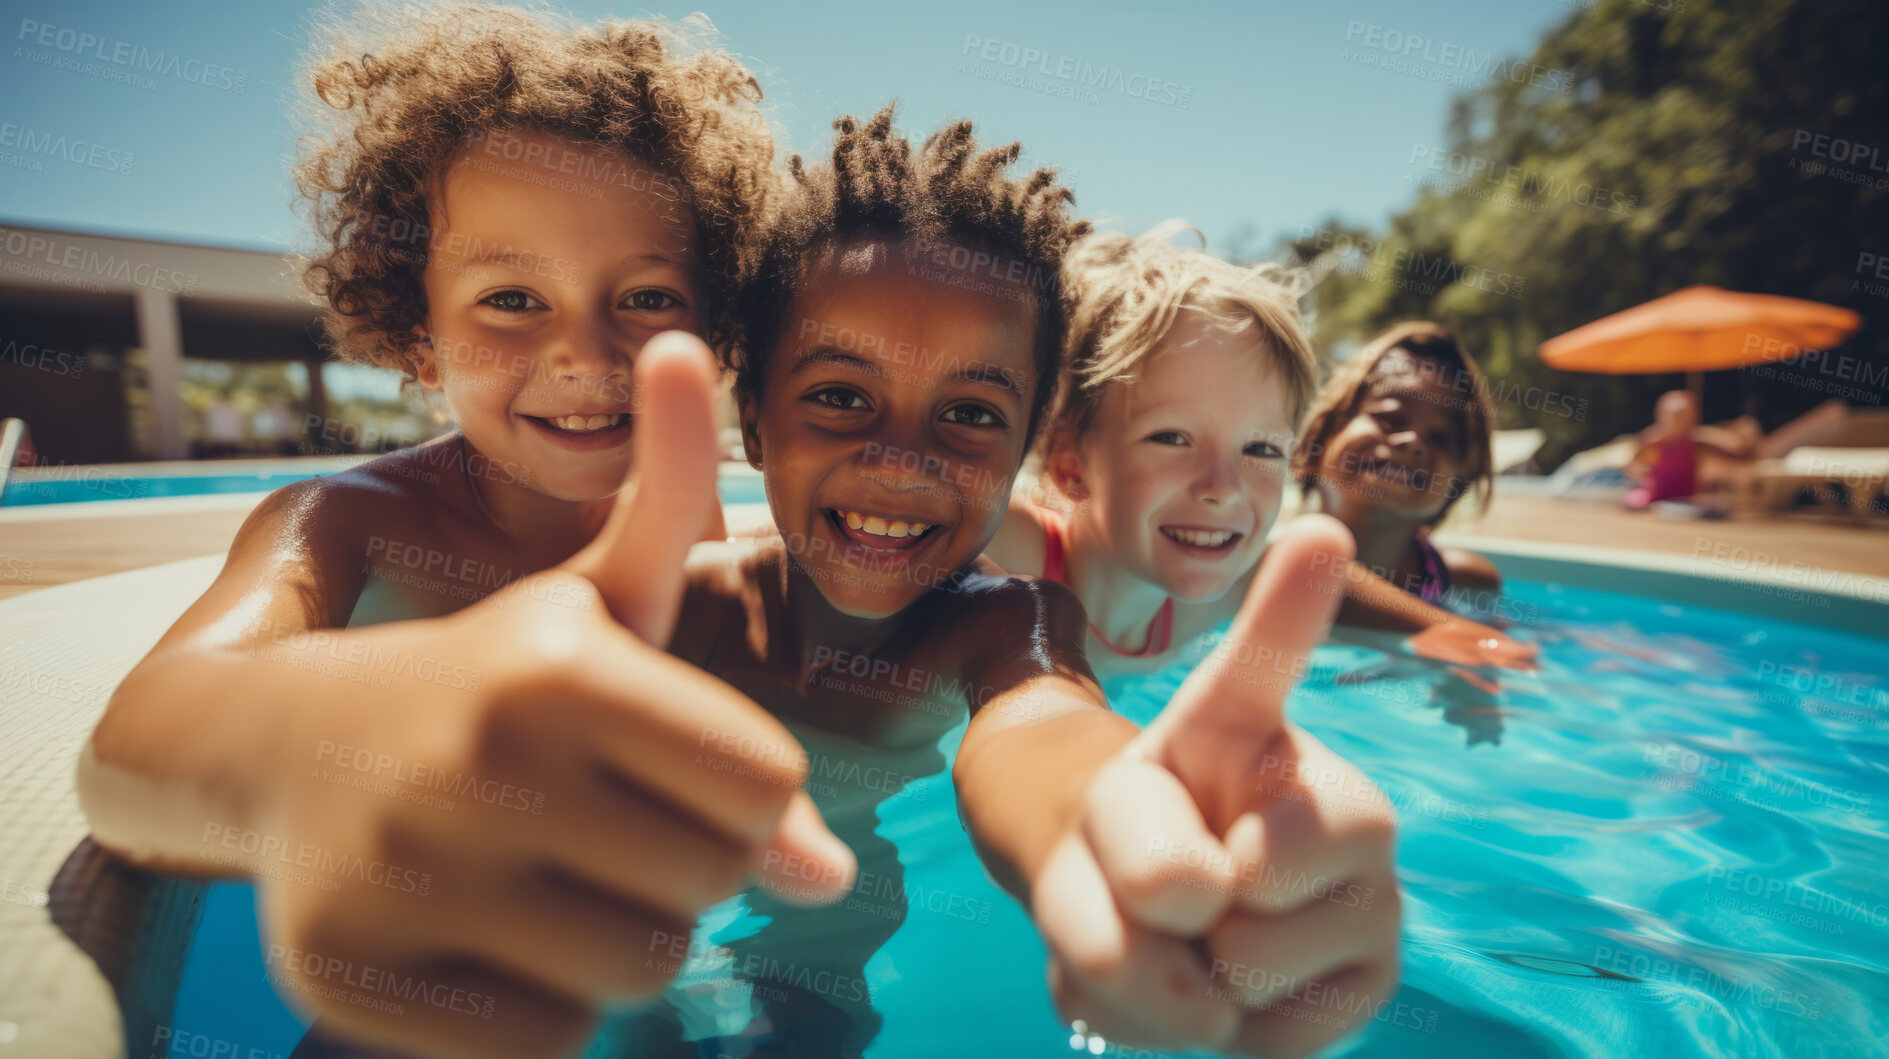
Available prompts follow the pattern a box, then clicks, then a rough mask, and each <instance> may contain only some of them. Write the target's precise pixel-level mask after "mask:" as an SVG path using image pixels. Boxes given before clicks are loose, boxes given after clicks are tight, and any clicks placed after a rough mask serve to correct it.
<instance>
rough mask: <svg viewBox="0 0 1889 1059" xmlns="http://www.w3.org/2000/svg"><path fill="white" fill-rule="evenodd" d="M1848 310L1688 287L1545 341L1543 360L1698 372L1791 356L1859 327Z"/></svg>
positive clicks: (1622, 371)
mask: <svg viewBox="0 0 1889 1059" xmlns="http://www.w3.org/2000/svg"><path fill="white" fill-rule="evenodd" d="M1862 325H1863V318H1862V317H1860V316H1858V315H1857V314H1855V313H1853V312H1851V311H1850V310H1848V309H1843V308H1839V307H1837V306H1835V305H1825V304H1823V303H1822V302H1812V301H1804V300H1803V299H1801V298H1782V297H1778V296H1777V295H1774V294H1744V293H1741V292H1739V291H1729V290H1724V289H1722V288H1719V287H1704V286H1700V287H1687V288H1686V289H1685V290H1681V291H1675V292H1674V293H1672V294H1668V295H1666V296H1665V297H1664V298H1655V299H1654V300H1652V301H1650V302H1647V303H1646V304H1645V305H1638V306H1635V307H1633V308H1631V309H1626V310H1624V311H1621V312H1617V313H1615V314H1613V315H1612V316H1604V317H1602V318H1600V319H1599V320H1596V321H1594V322H1593V323H1591V324H1586V325H1583V326H1581V327H1577V328H1575V329H1574V330H1572V331H1569V332H1568V333H1567V334H1564V335H1557V336H1556V337H1554V338H1551V339H1549V340H1548V341H1546V342H1543V343H1542V344H1541V347H1540V353H1541V359H1542V362H1543V363H1545V364H1547V365H1548V366H1550V367H1555V368H1561V369H1563V370H1565V371H1592V372H1603V373H1606V374H1609V375H1652V374H1659V373H1663V372H1676V371H1683V372H1689V373H1691V374H1692V376H1693V378H1692V382H1693V385H1694V388H1695V389H1696V388H1697V384H1698V373H1700V372H1706V371H1720V370H1723V369H1726V368H1740V367H1744V366H1745V365H1747V364H1758V363H1763V362H1765V361H1778V360H1788V359H1791V358H1794V357H1798V356H1801V355H1803V354H1805V353H1809V352H1812V351H1815V350H1821V349H1829V348H1830V347H1831V346H1834V345H1836V344H1837V343H1839V342H1841V341H1843V340H1844V339H1846V338H1848V337H1849V336H1850V335H1852V334H1855V333H1856V329H1857V328H1859V327H1861V326H1862Z"/></svg>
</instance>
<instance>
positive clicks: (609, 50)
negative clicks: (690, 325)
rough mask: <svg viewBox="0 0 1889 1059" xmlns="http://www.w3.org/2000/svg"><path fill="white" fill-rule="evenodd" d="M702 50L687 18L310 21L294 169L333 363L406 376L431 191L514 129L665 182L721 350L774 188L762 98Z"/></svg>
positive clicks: (705, 27) (704, 32)
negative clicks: (462, 160)
mask: <svg viewBox="0 0 1889 1059" xmlns="http://www.w3.org/2000/svg"><path fill="white" fill-rule="evenodd" d="M713 39H714V27H713V25H711V24H710V23H709V22H708V20H707V19H706V18H705V17H702V16H700V15H692V16H690V17H689V18H687V19H684V20H683V21H682V22H680V23H659V22H648V21H633V22H605V23H603V24H601V25H599V26H596V27H587V26H583V25H579V24H576V23H573V22H571V21H569V20H567V19H562V18H559V17H557V16H554V15H551V14H548V13H543V12H537V11H529V10H521V9H517V8H510V7H496V6H488V5H483V4H473V3H459V2H452V0H423V2H420V3H405V4H398V5H396V4H393V3H389V2H386V0H367V2H366V3H364V4H363V5H362V6H360V7H359V8H358V9H356V10H352V11H350V12H348V13H347V14H346V15H345V16H342V15H339V14H336V13H333V12H330V13H329V14H328V15H326V16H325V17H324V18H322V19H321V20H320V21H319V22H318V24H317V26H316V29H315V32H314V35H313V41H314V46H313V49H312V52H311V59H310V60H309V62H308V68H307V70H306V72H305V75H304V76H303V77H302V79H301V81H302V85H303V88H304V91H305V92H309V93H312V94H311V95H310V96H309V97H308V98H306V99H305V100H304V105H303V108H302V110H303V120H304V123H305V124H306V125H308V126H310V131H309V133H308V134H307V135H304V137H303V138H302V141H301V144H300V146H299V149H298V157H297V161H296V164H295V170H294V172H295V182H296V188H297V191H298V193H299V199H300V204H301V206H302V208H303V210H304V211H305V212H306V213H307V215H308V217H307V219H308V222H309V227H310V228H311V229H312V231H313V234H314V237H315V239H316V245H315V247H314V248H313V249H312V250H311V251H310V252H308V253H307V254H305V255H304V259H303V281H304V282H305V283H306V285H307V286H308V288H309V290H311V291H312V292H314V294H315V295H316V296H318V297H319V298H320V299H321V300H322V301H323V302H324V303H325V312H324V313H323V325H324V328H325V330H326V331H327V335H328V339H329V342H330V344H331V345H332V347H333V348H334V350H335V352H336V354H337V355H338V356H339V357H340V358H341V359H343V360H350V361H357V362H365V363H371V364H376V365H380V366H383V367H390V368H395V369H398V370H401V371H404V372H406V373H407V374H409V375H412V374H413V372H414V371H415V369H416V367H417V365H418V359H419V358H418V355H417V352H416V350H415V345H416V343H417V341H418V338H417V334H416V328H418V327H420V326H421V324H422V322H423V321H424V319H425V316H426V293H425V289H424V288H423V287H422V285H421V275H422V273H423V272H424V271H425V268H426V261H427V246H426V244H425V238H426V235H427V234H428V233H429V227H428V220H429V217H430V215H431V214H430V206H431V202H430V199H431V198H432V197H433V196H434V195H435V194H436V193H437V189H438V178H439V176H440V175H441V173H442V172H443V171H444V167H445V166H446V165H448V164H450V163H451V162H452V161H453V160H454V159H455V157H456V156H458V155H459V154H460V153H461V152H462V151H464V150H466V149H467V147H468V145H469V144H471V143H472V142H474V141H476V140H478V139H480V138H482V137H485V136H489V135H491V134H494V133H498V134H508V133H519V132H538V133H544V134H548V135H552V136H556V137H558V138H560V139H564V140H568V141H571V142H572V143H574V144H577V145H579V146H583V147H591V146H597V147H605V148H615V149H619V150H622V151H625V152H627V153H628V154H629V155H630V156H632V157H633V158H635V159H637V160H638V161H641V162H643V163H646V164H648V165H650V166H652V167H654V168H656V169H659V170H662V171H663V172H665V173H667V174H670V175H671V176H673V177H674V178H675V179H676V181H677V182H678V183H679V184H680V188H679V189H678V190H679V192H680V194H679V197H680V198H681V199H682V200H683V202H684V203H685V204H686V205H687V206H688V207H689V212H690V214H691V215H692V216H691V218H690V219H691V221H692V223H693V224H694V227H695V233H694V234H695V236H696V238H695V246H696V254H697V265H698V267H699V268H700V270H701V275H702V279H703V283H704V292H705V297H706V300H707V303H708V304H707V312H706V313H705V314H704V316H703V321H704V330H705V334H704V337H705V338H706V339H707V340H708V341H709V343H710V344H711V345H716V346H720V345H723V344H725V343H726V342H728V341H729V339H730V337H731V336H732V334H733V333H734V326H733V314H734V309H735V300H736V299H735V295H736V291H737V288H738V284H739V283H740V280H741V276H742V273H743V271H744V269H745V268H746V267H747V264H748V259H749V257H750V256H751V254H752V252H753V246H754V242H755V239H756V236H757V233H758V232H759V231H760V229H761V228H762V227H763V226H764V225H765V224H766V222H767V217H768V213H769V211H770V209H772V207H773V203H774V200H775V198H776V196H775V193H774V189H775V187H776V186H777V184H778V179H779V178H778V175H777V174H776V173H775V172H774V170H773V168H772V166H773V160H774V142H773V135H772V132H771V131H770V129H769V127H768V124H767V122H766V120H765V118H764V116H763V115H762V114H761V111H760V100H761V88H760V85H759V84H758V83H757V82H756V81H755V79H754V76H753V75H752V74H750V73H749V72H748V71H747V69H746V68H744V67H743V66H742V65H741V64H740V63H739V62H737V61H736V60H735V59H734V58H732V57H730V56H729V55H727V54H726V53H724V52H721V51H717V50H710V49H709V48H707V47H706V46H705V44H706V43H707V42H712V41H713Z"/></svg>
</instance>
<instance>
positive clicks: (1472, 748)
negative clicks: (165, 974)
mask: <svg viewBox="0 0 1889 1059" xmlns="http://www.w3.org/2000/svg"><path fill="white" fill-rule="evenodd" d="M1510 595H1511V598H1512V600H1513V603H1514V606H1513V607H1511V608H1509V613H1518V614H1524V615H1527V616H1528V617H1529V618H1530V621H1529V623H1528V624H1527V625H1526V626H1522V627H1520V628H1519V629H1518V630H1517V635H1519V636H1521V637H1524V638H1528V639H1534V640H1537V641H1538V642H1539V643H1540V644H1541V645H1542V652H1541V660H1542V667H1541V670H1540V671H1539V672H1538V673H1534V674H1528V675H1510V676H1505V678H1504V679H1503V680H1502V681H1501V687H1500V688H1499V689H1498V690H1496V691H1494V692H1491V691H1488V690H1486V689H1478V688H1475V687H1472V686H1470V685H1469V684H1467V683H1465V682H1464V681H1462V680H1460V679H1459V678H1457V677H1456V676H1454V675H1452V674H1450V673H1449V672H1447V670H1445V669H1444V667H1440V666H1434V665H1431V664H1429V663H1426V662H1421V661H1418V660H1414V659H1411V658H1409V657H1408V656H1407V655H1405V654H1404V653H1402V651H1401V649H1400V648H1398V646H1397V645H1396V644H1394V643H1391V642H1388V641H1382V642H1378V641H1371V642H1363V641H1350V642H1337V643H1333V644H1331V645H1328V646H1326V647H1324V648H1321V649H1320V650H1319V651H1318V653H1317V655H1316V656H1315V658H1314V660H1313V661H1314V664H1313V668H1312V670H1311V672H1310V673H1309V674H1308V677H1307V679H1306V681H1305V683H1304V685H1303V686H1302V687H1301V688H1300V689H1299V690H1298V691H1297V692H1295V694H1294V695H1293V697H1292V700H1291V703H1290V712H1291V715H1292V717H1293V719H1294V720H1295V721H1297V722H1298V723H1299V724H1301V725H1303V726H1304V727H1306V728H1308V729H1309V730H1311V731H1312V732H1313V733H1314V734H1315V735H1317V736H1318V737H1319V738H1321V739H1322V740H1324V741H1325V742H1326V743H1327V744H1329V745H1330V746H1331V747H1332V748H1333V749H1335V750H1336V751H1338V752H1339V753H1341V754H1344V755H1345V756H1347V757H1349V758H1351V759H1352V760H1353V761H1355V762H1356V763H1357V764H1358V765H1359V766H1360V767H1361V768H1362V769H1363V770H1364V771H1365V772H1366V773H1368V774H1369V775H1370V776H1371V777H1372V778H1373V779H1374V780H1375V781H1376V782H1377V783H1378V784H1379V785H1380V786H1382V787H1383V788H1384V790H1385V791H1386V792H1387V793H1388V794H1389V796H1390V798H1391V800H1392V801H1393V803H1394V804H1395V805H1396V806H1397V807H1398V808H1399V810H1400V814H1401V820H1402V823H1401V831H1400V838H1399V850H1398V864H1399V876H1400V879H1401V881H1402V885H1403V887H1404V890H1405V910H1406V919H1405V928H1404V943H1405V944H1404V959H1405V965H1404V974H1403V986H1402V988H1401V991H1400V992H1399V993H1398V995H1397V997H1396V999H1395V1001H1394V1002H1393V1003H1387V1004H1385V1005H1384V1006H1383V1007H1382V1008H1381V1009H1378V1010H1376V1011H1375V1018H1374V1019H1373V1020H1372V1021H1371V1022H1370V1023H1369V1024H1368V1026H1367V1028H1366V1029H1365V1031H1364V1032H1363V1033H1362V1034H1361V1035H1360V1036H1358V1037H1357V1038H1355V1039H1354V1040H1353V1041H1352V1042H1351V1043H1350V1044H1348V1045H1346V1046H1344V1047H1342V1048H1341V1049H1340V1054H1346V1055H1357V1056H1394V1057H1396V1059H1418V1057H1424V1056H1439V1057H1449V1059H1461V1057H1464V1056H1482V1055H1499V1056H1563V1055H1569V1056H1596V1057H1601V1056H1605V1057H1609V1059H1612V1057H1617V1056H1638V1055H1648V1056H1660V1057H1685V1056H1746V1055H1789V1056H1824V1055H1828V1056H1850V1055H1859V1054H1864V1055H1867V1054H1884V1052H1885V1050H1886V1047H1889V1046H1885V1044H1884V1042H1885V1040H1889V843H1885V842H1884V820H1885V815H1886V809H1885V807H1886V806H1889V641H1885V640H1884V639H1882V638H1880V637H1882V636H1883V635H1884V634H1885V632H1886V631H1889V625H1878V626H1877V627H1875V628H1874V629H1871V630H1868V631H1867V632H1841V631H1835V630H1831V629H1826V628H1820V627H1813V626H1809V625H1800V624H1793V623H1787V622H1782V621H1775V620H1769V619H1766V618H1762V617H1755V616H1752V615H1747V614H1736V613H1731V612H1726V611H1716V610H1710V609H1704V608H1698V607H1693V606H1686V605H1680V604H1676V603H1668V602H1661V601H1658V600H1652V599H1647V598H1641V597H1635V596H1625V595H1614V594H1607V593H1601V592H1595V591H1589V590H1584V589H1577V588H1572V587H1566V586H1561V585H1552V584H1540V583H1512V584H1511V585H1510ZM1195 646H1196V647H1197V648H1198V649H1199V650H1202V651H1204V650H1205V649H1206V648H1207V647H1208V646H1209V645H1208V644H1206V643H1203V644H1199V645H1195ZM1183 669H1184V667H1180V666H1177V667H1175V668H1174V669H1172V670H1170V671H1168V672H1165V673H1161V674H1157V675H1155V676H1152V677H1142V678H1137V679H1132V680H1124V681H1118V682H1115V683H1114V684H1113V685H1112V686H1111V687H1110V688H1109V689H1108V690H1109V693H1110V698H1111V701H1112V702H1114V703H1115V704H1116V705H1117V707H1118V708H1119V709H1120V710H1121V711H1122V712H1123V713H1124V714H1126V715H1128V716H1130V717H1131V718H1133V719H1135V720H1137V721H1139V722H1143V723H1145V722H1146V721H1147V720H1148V719H1150V718H1151V717H1152V716H1154V715H1155V714H1156V713H1158V712H1159V710H1160V706H1161V704H1162V703H1164V702H1166V701H1167V699H1168V698H1169V696H1171V694H1172V693H1173V691H1174V689H1175V688H1177V687H1178V686H1179V683H1180V680H1181V679H1182V676H1183V675H1184V673H1183ZM961 734H962V726H960V727H959V729H958V730H957V731H955V732H953V733H952V734H951V735H949V736H947V737H946V738H945V740H944V742H943V748H944V749H945V750H946V751H947V756H949V753H951V752H954V751H955V746H956V742H957V739H958V738H959V737H960V736H961ZM880 815H881V824H880V827H879V829H878V834H879V835H880V836H881V837H883V838H885V839H888V840H890V841H891V842H893V843H895V844H896V846H897V848H898V857H899V861H900V863H901V864H902V866H903V871H904V878H903V887H904V892H905V893H906V895H907V896H908V899H909V903H910V907H909V909H908V910H907V913H906V915H905V919H904V922H903V924H902V925H900V926H899V927H898V929H897V931H896V932H895V933H893V934H892V936H891V938H890V940H889V941H888V942H887V943H886V944H885V945H884V946H883V948H881V949H880V950H879V951H878V952H877V954H876V955H874V956H873V957H872V959H871V960H870V961H869V962H868V963H867V964H866V966H865V968H864V978H865V980H866V982H867V983H869V985H870V988H871V994H872V1003H873V1006H874V1007H875V1008H876V1009H877V1010H878V1012H879V1013H880V1014H881V1015H882V1016H883V1018H884V1026H883V1029H882V1030H881V1032H880V1033H879V1035H878V1037H877V1039H876V1040H875V1042H874V1044H873V1047H872V1048H871V1050H870V1051H869V1053H868V1054H870V1055H873V1056H887V1057H893V1056H913V1055H920V1056H930V1055H953V1056H964V1055H981V1056H990V1057H1001V1056H1042V1057H1053V1056H1059V1055H1061V1056H1071V1055H1074V1054H1078V1053H1076V1052H1074V1051H1072V1050H1071V1047H1072V1044H1078V1045H1086V1044H1087V1043H1088V1042H1083V1041H1080V1040H1074V1041H1072V1036H1071V1034H1070V1032H1069V1030H1068V1028H1067V1027H1065V1026H1064V1025H1063V1024H1062V1023H1061V1022H1060V1021H1059V1020H1058V1019H1057V1017H1056V1016H1055V1013H1054V1011H1053V1009H1052V1008H1051V1007H1050V1005H1049V1003H1048V1001H1047V997H1046V990H1045V989H1044V986H1043V968H1044V958H1045V954H1044V950H1043V947H1042V945H1041V943H1040V942H1039V940H1038V939H1037V936H1036V934H1035V932H1034V930H1033V928H1031V926H1030V924H1029V922H1028V920H1027V918H1026V917H1025V916H1024V915H1023V913H1022V912H1021V911H1020V910H1019V908H1018V907H1017V905H1016V903H1015V902H1014V901H1012V900H1011V899H1009V898H1008V897H1007V896H1005V895H1004V894H1003V893H1002V892H1001V891H1000V890H999V889H998V888H997V887H996V886H995V885H994V884H993V883H991V882H990V881H989V879H988V878H987V876H986V874H985V872H984V870H983V868H982V866H981V864H980V863H979V862H978V860H977V859H976V856H975V854H974V853H973V852H972V851H971V848H970V846H969V843H968V841H967V840H966V838H965V836H964V833H963V831H962V830H961V828H960V825H959V822H958V819H957V813H956V808H955V805H954V802H953V799H952V796H951V787H950V781H949V777H948V773H947V774H941V775H936V776H931V777H928V778H926V779H922V780H919V781H918V782H917V783H915V784H913V785H911V786H909V787H907V788H906V789H905V790H904V791H903V792H902V793H900V794H899V795H897V796H895V797H893V798H892V799H891V800H890V801H888V802H887V803H886V805H885V806H884V808H883V810H882V812H881V814H880ZM752 918H753V916H752V914H751V913H750V912H749V911H748V910H747V908H746V906H745V905H744V904H742V903H741V902H740V901H736V902H731V903H729V904H728V905H725V906H723V907H721V908H718V909H716V910H713V911H712V914H711V915H710V916H708V917H705V923H707V924H710V925H711V927H710V928H705V929H704V930H703V931H702V934H703V936H704V940H705V941H707V942H710V943H719V942H721V941H723V940H725V939H728V938H732V937H738V936H739V935H740V934H742V933H744V932H748V931H751V930H753V929H754V924H753V923H752V922H744V920H750V919H752ZM258 945H259V943H258V941H257V938H256V933H255V924H254V911H253V903H252V900H251V897H250V889H249V887H247V886H244V885H233V884H232V885H220V886H218V887H217V888H216V890H215V893H214V894H213V896H212V899H211V902H210V905H209V907H208V911H207V912H206V915H205V918H204V921H203V926H202V928H201V930H200V931H199V938H198V942H197V946H196V949H195V950H194V951H193V955H192V959H191V963H190V967H189V970H188V971H187V973H186V979H185V982H184V986H183V991H182V995H181V999H180V1002H179V1005H178V1008H177V1011H176V1015H175V1025H176V1026H177V1027H178V1028H179V1029H181V1030H187V1031H190V1032H199V1033H206V1034H209V1035H211V1036H212V1037H213V1038H215V1039H219V1040H229V1041H235V1042H238V1043H239V1044H241V1045H242V1046H243V1047H245V1048H248V1047H255V1048H259V1049H262V1051H261V1052H260V1053H259V1054H273V1055H287V1054H289V1052H290V1051H291V1050H292V1048H293V1044H294V1041H295V1039H296V1037H297V1036H299V1034H300V1027H299V1024H298V1023H297V1022H296V1021H295V1019H294V1018H293V1016H291V1015H290V1014H289V1013H288V1011H287V1010H286V1009H284V1008H282V1007H281V1005H280V1003H279V1002H278V1001H276V1000H275V999H274V998H273V997H272V996H271V994H270V992H269V989H268V986H267V985H266V984H265V983H264V982H263V980H262V961H261V959H260V952H259V948H258ZM607 1042H608V1037H607V1036H606V1038H604V1039H602V1040H600V1041H599V1042H598V1043H597V1045H596V1046H595V1047H593V1054H596V1055H605V1054H611V1053H610V1049H609V1047H608V1043H607ZM1105 1051H1106V1052H1107V1053H1108V1054H1138V1053H1135V1052H1133V1051H1127V1052H1126V1053H1123V1052H1122V1051H1120V1050H1117V1049H1114V1048H1113V1047H1109V1048H1107V1049H1105ZM238 1054H246V1053H244V1052H239V1053H238Z"/></svg>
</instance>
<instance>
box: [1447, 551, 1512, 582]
mask: <svg viewBox="0 0 1889 1059" xmlns="http://www.w3.org/2000/svg"><path fill="white" fill-rule="evenodd" d="M1437 551H1438V553H1439V554H1441V555H1442V556H1443V565H1444V566H1447V567H1449V571H1450V583H1451V584H1452V585H1455V586H1457V587H1459V588H1466V589H1469V590H1471V591H1478V592H1481V591H1488V592H1495V591H1500V590H1501V588H1502V571H1500V570H1498V569H1496V565H1495V563H1493V562H1490V561H1489V557H1488V556H1486V555H1483V554H1481V553H1479V552H1472V551H1470V550H1469V549H1467V548H1450V547H1443V548H1439V549H1437Z"/></svg>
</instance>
